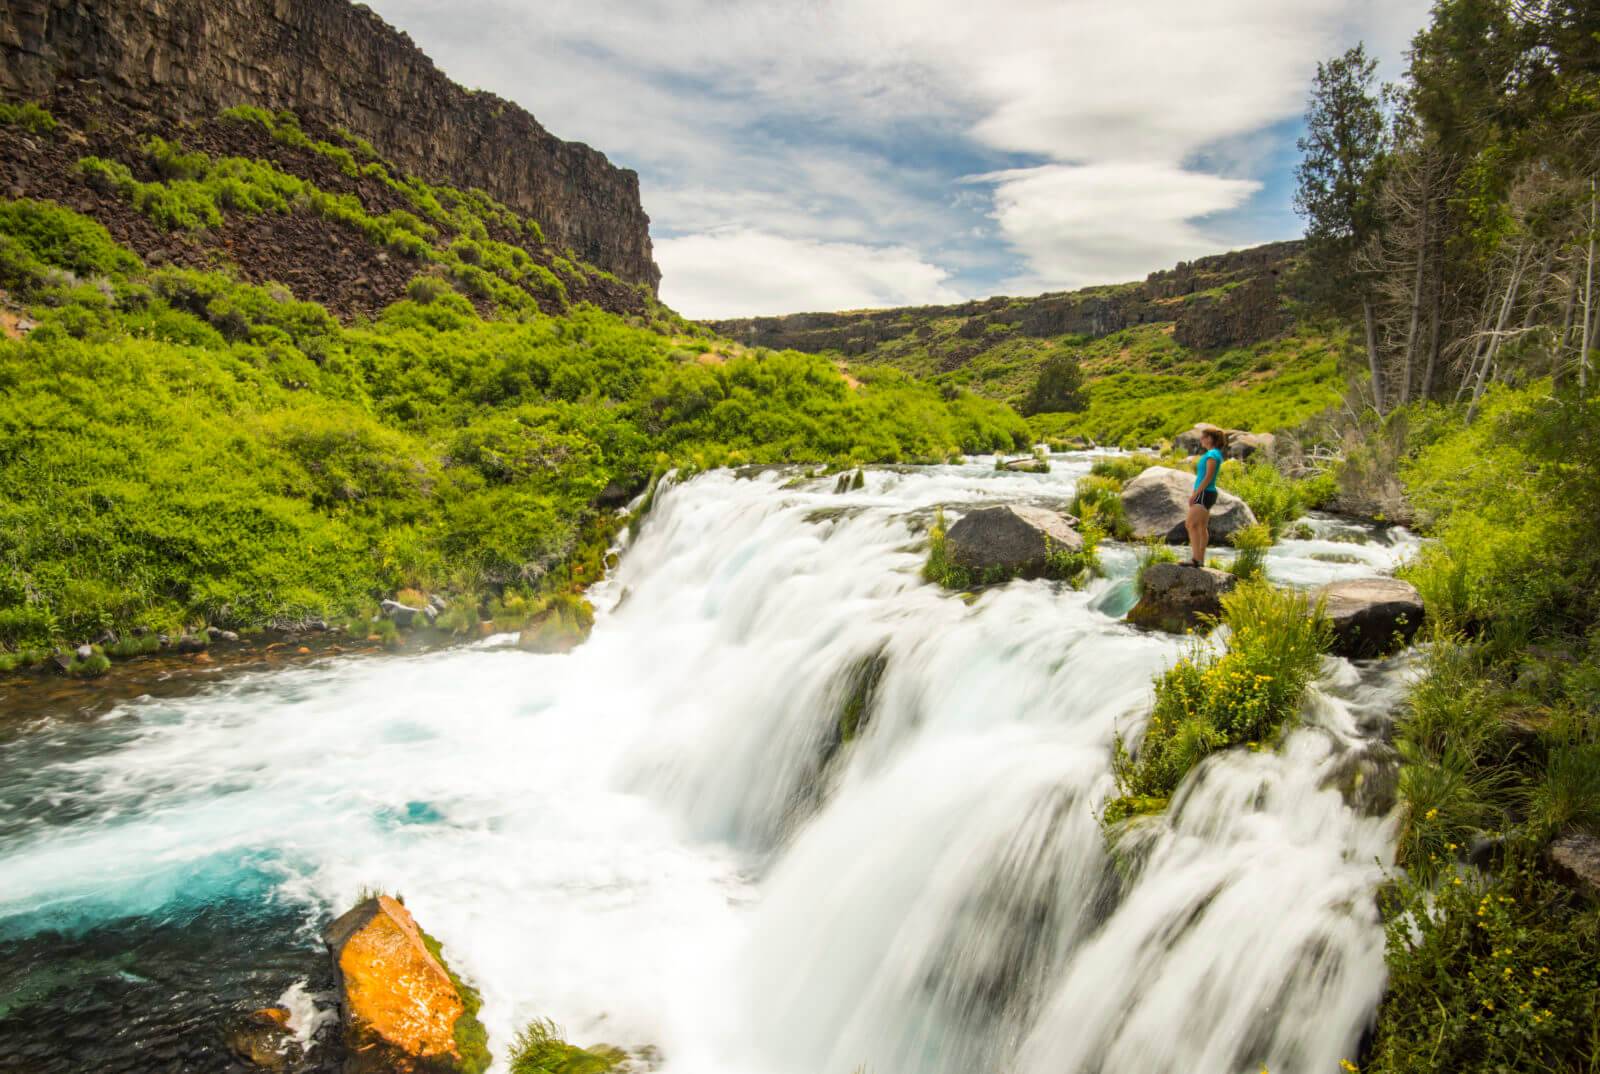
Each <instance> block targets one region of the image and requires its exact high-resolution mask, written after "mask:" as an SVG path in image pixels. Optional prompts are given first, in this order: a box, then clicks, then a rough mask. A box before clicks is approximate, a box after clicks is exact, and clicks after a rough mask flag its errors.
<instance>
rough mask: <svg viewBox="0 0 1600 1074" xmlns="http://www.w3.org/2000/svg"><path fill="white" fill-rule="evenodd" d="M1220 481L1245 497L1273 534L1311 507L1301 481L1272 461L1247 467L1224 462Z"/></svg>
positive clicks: (1241, 464) (1219, 484)
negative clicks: (1286, 475)
mask: <svg viewBox="0 0 1600 1074" xmlns="http://www.w3.org/2000/svg"><path fill="white" fill-rule="evenodd" d="M1217 484H1218V486H1219V487H1220V488H1222V490H1223V491H1225V492H1231V493H1233V494H1234V495H1235V496H1237V497H1239V498H1240V499H1241V500H1243V501H1244V502H1245V504H1246V505H1247V506H1248V507H1249V508H1250V510H1251V511H1253V512H1254V513H1255V516H1256V520H1257V521H1258V522H1260V523H1262V524H1263V525H1265V526H1266V527H1267V528H1268V530H1269V531H1270V533H1271V536H1273V537H1279V536H1281V535H1282V534H1283V531H1284V530H1285V529H1286V528H1287V527H1288V526H1289V524H1290V523H1292V522H1293V521H1294V520H1295V519H1297V518H1299V517H1300V516H1301V515H1303V514H1305V513H1306V511H1307V509H1308V508H1309V506H1310V504H1309V500H1310V497H1309V495H1308V494H1307V492H1306V490H1305V489H1304V488H1303V487H1302V484H1301V483H1300V482H1297V481H1294V480H1293V479H1291V478H1287V477H1285V476H1284V475H1283V474H1282V473H1281V472H1280V471H1279V470H1278V468H1277V467H1276V466H1274V465H1272V463H1270V462H1257V463H1252V464H1250V465H1249V466H1246V465H1244V464H1243V463H1240V462H1238V461H1237V460H1234V459H1229V460H1228V461H1227V462H1225V463H1223V464H1222V472H1221V474H1219V475H1218V477H1217Z"/></svg>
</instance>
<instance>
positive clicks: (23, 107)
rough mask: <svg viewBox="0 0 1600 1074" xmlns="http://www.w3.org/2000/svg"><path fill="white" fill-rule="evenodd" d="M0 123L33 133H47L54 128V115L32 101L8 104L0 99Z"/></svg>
mask: <svg viewBox="0 0 1600 1074" xmlns="http://www.w3.org/2000/svg"><path fill="white" fill-rule="evenodd" d="M0 123H3V124H5V125H6V126H8V127H21V128H22V129H23V130H26V131H31V132H33V133H34V134H49V133H50V132H51V131H53V130H55V129H56V117H55V116H53V115H51V114H50V113H49V111H48V110H46V109H45V108H43V107H42V106H40V105H38V104H36V103H34V102H33V101H23V102H22V103H21V104H9V103H7V102H5V101H0Z"/></svg>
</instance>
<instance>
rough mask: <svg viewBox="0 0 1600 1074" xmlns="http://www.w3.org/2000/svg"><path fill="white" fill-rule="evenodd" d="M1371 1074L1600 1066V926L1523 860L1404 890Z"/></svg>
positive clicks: (1390, 944) (1492, 1073)
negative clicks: (1491, 874)
mask: <svg viewBox="0 0 1600 1074" xmlns="http://www.w3.org/2000/svg"><path fill="white" fill-rule="evenodd" d="M1390 901H1391V906H1390V907H1389V914H1388V924H1387V926H1386V930H1385V931H1386V937H1387V953H1386V960H1387V962H1388V965H1389V987H1388V993H1387V995H1386V997H1385V999H1384V1002H1383V1006H1382V1007H1381V1008H1380V1010H1379V1012H1378V1032H1377V1039H1376V1041H1375V1043H1374V1047H1373V1055H1372V1058H1371V1061H1370V1062H1369V1063H1368V1064H1367V1066H1366V1067H1365V1068H1364V1069H1365V1070H1366V1071H1367V1074H1412V1072H1413V1071H1421V1070H1448V1071H1461V1072H1463V1074H1497V1072H1500V1071H1521V1070H1530V1071H1531V1070H1540V1071H1545V1070H1549V1071H1554V1070H1562V1071H1567V1070H1570V1071H1578V1070H1591V1069H1594V1065H1595V1063H1596V1062H1600V960H1597V959H1595V957H1594V952H1595V950H1596V948H1597V945H1600V915H1597V914H1596V912H1595V911H1594V910H1593V909H1590V908H1586V907H1582V906H1580V905H1578V904H1577V903H1576V902H1575V900H1574V897H1573V895H1572V894H1571V893H1570V892H1568V891H1566V890H1564V889H1563V888H1562V887H1561V886H1560V885H1558V884H1556V883H1554V882H1552V881H1551V880H1549V879H1548V878H1546V877H1544V876H1543V875H1542V874H1541V873H1540V871H1539V868H1538V866H1537V865H1536V864H1535V863H1534V862H1533V861H1531V860H1528V859H1526V858H1516V857H1514V858H1513V859H1512V860H1511V861H1510V862H1508V863H1507V865H1506V867H1505V868H1503V869H1502V870H1501V872H1500V874H1499V876H1498V877H1496V878H1492V879H1486V878H1483V877H1480V876H1478V875H1477V874H1475V873H1473V872H1464V873H1461V874H1457V875H1454V876H1452V877H1451V878H1450V879H1449V880H1448V881H1446V882H1445V883H1443V884H1441V885H1439V886H1438V887H1437V888H1429V887H1427V886H1424V885H1418V884H1414V883H1411V882H1408V881H1405V880H1401V881H1400V882H1399V883H1398V885H1397V887H1396V889H1395V891H1394V892H1393V894H1392V895H1391V898H1390Z"/></svg>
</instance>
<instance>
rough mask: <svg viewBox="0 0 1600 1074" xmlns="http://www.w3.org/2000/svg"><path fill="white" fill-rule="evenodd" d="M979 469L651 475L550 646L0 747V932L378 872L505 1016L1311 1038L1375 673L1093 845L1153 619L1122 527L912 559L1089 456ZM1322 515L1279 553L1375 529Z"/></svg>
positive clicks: (1194, 1052)
mask: <svg viewBox="0 0 1600 1074" xmlns="http://www.w3.org/2000/svg"><path fill="white" fill-rule="evenodd" d="M984 462H985V461H984V460H977V461H975V462H974V463H973V464H971V465H968V466H961V467H937V468H928V469H918V470H906V471H897V470H874V471H869V472H868V474H867V482H866V487H865V488H864V489H862V490H860V491H856V492H851V493H847V494H834V493H833V492H832V487H833V482H832V480H831V479H815V480H811V479H804V478H798V479H797V478H796V477H795V476H794V475H793V474H790V473H776V472H773V473H766V474H761V475H757V476H754V477H750V478H741V477H738V476H736V475H733V474H729V473H713V474H707V475H703V476H701V477H699V478H696V479H694V480H693V481H690V482H686V483H683V484H681V485H676V486H672V487H669V488H667V489H664V490H663V491H662V492H661V493H660V494H659V495H658V497H657V500H656V504H655V507H654V510H653V512H652V514H651V515H650V517H649V519H648V520H647V522H646V524H645V526H644V527H643V529H642V530H641V532H640V534H639V537H638V539H637V540H636V541H635V542H634V544H633V545H632V547H630V548H629V549H628V550H627V553H626V555H625V556H624V557H623V561H622V564H621V566H620V567H619V568H618V570H617V571H616V572H614V574H613V576H612V577H611V578H610V579H608V580H607V581H606V582H605V583H604V584H603V585H602V586H601V587H599V588H598V589H597V590H596V592H595V594H594V597H595V601H596V604H597V606H598V608H599V610H600V614H599V618H598V620H597V624H596V627H595V631H594V634H593V637H592V638H591V639H590V641H589V642H588V643H587V644H585V645H584V646H582V647H580V648H579V649H578V650H576V651H575V652H573V653H571V654H567V655H564V656H550V657H537V656H529V655H527V654H523V653H520V652H516V651H513V650H507V649H504V648H498V647H496V646H494V645H492V644H491V645H485V646H480V647H476V648H473V649H466V650H456V651H451V652H446V653H440V654H434V655H430V656H427V657H422V658H413V659H406V660H397V659H366V660H342V661H334V662H330V663H326V664H322V665H319V666H315V667H309V668H303V669H298V670H294V671H288V672H279V673H276V674H274V675H272V676H270V677H268V676H262V675H256V676H246V677H242V678H239V679H237V680H234V681H232V682H231V683H229V684H228V685H226V686H222V687H218V688H213V689H211V690H208V691H207V692H205V693H202V694H199V695H196V696H193V697H190V698H186V699H181V700H167V701H147V702H143V703H135V704H132V705H127V706H123V707H122V708H120V709H118V710H116V711H115V712H113V713H112V714H111V715H109V716H108V717H106V718H105V719H103V720H101V721H99V722H97V723H96V724H94V725H92V726H89V727H83V726H66V725H63V726H59V727H54V728H51V729H47V730H44V731H40V732H38V733H36V734H31V735H28V736H24V737H21V738H19V739H17V740H15V741H13V742H10V743H7V744H5V745H4V746H0V767H4V769H5V770H6V771H8V772H10V773H14V774H15V775H13V776H12V777H11V778H9V779H8V781H7V782H6V783H5V785H4V786H3V787H0V840H3V841H0V941H6V940H8V939H9V940H10V941H11V942H21V941H23V940H25V939H27V938H29V937H34V938H37V937H38V936H40V935H47V933H45V932H44V931H43V930H48V929H58V930H59V929H65V930H68V931H70V932H75V933H83V932H85V931H87V932H90V933H92V932H93V930H94V929H96V928H98V927H100V926H101V925H102V924H103V923H106V922H112V921H123V920H126V919H127V918H129V917H132V916H148V917H154V918H162V919H171V918H172V917H173V916H174V915H176V914H178V913H179V912H180V908H182V907H184V906H188V905H192V906H196V907H199V906H208V905H214V904H217V903H220V902H225V901H227V900H229V899H239V898H241V897H242V898H243V899H244V900H245V901H249V900H268V901H273V902H275V903H276V904H278V905H282V904H283V902H284V901H285V900H288V901H289V902H290V903H295V904H299V905H303V906H304V907H305V910H304V911H303V914H304V920H305V921H306V923H307V927H308V928H309V927H310V926H311V925H313V924H314V923H315V922H316V921H317V920H318V919H319V918H321V917H322V916H323V915H325V914H326V913H328V912H330V911H333V910H336V909H338V908H342V905H343V904H345V903H347V902H348V901H349V900H350V899H352V898H353V897H354V895H355V894H356V892H357V890H358V889H360V888H361V887H364V886H366V887H380V888H387V889H391V890H399V891H400V892H402V893H403V894H404V895H405V896H406V899H407V903H408V905H410V906H411V907H412V909H413V911H414V912H415V913H416V914H417V916H418V917H419V919H420V920H422V921H423V922H424V923H425V925H426V926H427V927H428V928H429V930H430V931H432V932H434V933H435V934H436V935H437V936H439V937H440V938H441V939H442V940H443V941H444V943H445V947H446V950H447V953H448V955H449V956H450V957H451V959H452V961H453V962H454V963H455V964H456V966H457V967H458V968H459V969H460V970H461V971H462V972H463V973H464V974H466V975H467V976H469V977H471V978H473V979H474V980H476V981H477V982H478V983H479V985H480V986H481V988H482V991H483V993H484V997H485V1008H484V1018H485V1021H486V1024H487V1025H488V1027H489V1029H490V1032H491V1036H492V1038H493V1040H495V1041H497V1042H500V1043H501V1044H502V1045H503V1044H504V1042H506V1041H508V1040H509V1039H510V1037H511V1035H512V1034H513V1032H514V1030H515V1028H516V1027H517V1026H518V1025H520V1024H521V1023H523V1022H525V1021H526V1020H528V1019H529V1018H532V1017H535V1016H553V1017H555V1018H556V1019H557V1020H558V1021H559V1022H561V1023H562V1024H564V1025H565V1027H566V1028H567V1030H568V1032H569V1033H570V1034H571V1035H572V1036H573V1037H575V1038H577V1039H579V1040H596V1039H605V1040H610V1041H614V1042H617V1043H620V1044H623V1045H634V1044H643V1043H651V1044H656V1045H659V1046H660V1048H661V1050H662V1053H663V1054H664V1055H665V1057H666V1063H667V1069H668V1070H669V1071H673V1072H676V1071H682V1072H685V1074H690V1072H693V1074H723V1072H727V1074H734V1072H738V1074H789V1072H794V1074H802V1072H803V1074H821V1072H827V1071H838V1072H842V1074H843V1072H848V1071H851V1070H854V1069H856V1068H857V1067H859V1066H861V1065H866V1066H868V1067H869V1068H871V1069H873V1070H876V1071H886V1072H896V1071H898V1072H926V1074H943V1072H946V1071H950V1072H954V1071H958V1070H959V1071H963V1072H970V1071H972V1070H980V1069H988V1070H998V1069H1016V1070H1019V1071H1035V1070H1037V1071H1041V1072H1042V1071H1045V1070H1050V1071H1097V1072H1107V1074H1110V1072H1127V1074H1136V1072H1137V1074H1151V1072H1161V1071H1174V1072H1177V1071H1183V1072H1185V1074H1188V1072H1191V1071H1196V1070H1216V1071H1247V1072H1248V1074H1255V1072H1256V1071H1257V1070H1259V1069H1260V1068H1261V1066H1263V1065H1265V1066H1267V1067H1268V1068H1269V1069H1271V1070H1272V1071H1274V1072H1275V1074H1281V1072H1286V1071H1287V1072H1293V1071H1308V1072H1309V1071H1322V1070H1326V1069H1329V1067H1330V1065H1331V1064H1334V1063H1336V1062H1337V1060H1338V1059H1339V1058H1340V1057H1341V1056H1345V1055H1351V1054H1352V1052H1353V1049H1354V1048H1355V1046H1356V1042H1357V1039H1358V1037H1359V1035H1360V1033H1361V1031H1362V1027H1363V1024H1364V1020H1365V1018H1366V1016H1367V1014H1368V1013H1369V1012H1370V1010H1371V1008H1372V1005H1373V1004H1374V1003H1375V1002H1376V999H1377V996H1378V991H1379V989H1380V987H1381V983H1382V957H1381V953H1382V952H1381V946H1382V934H1381V929H1380V928H1379V926H1378V923H1377V917H1376V911H1375V908H1374V906H1373V900H1372V893H1373V890H1374V888H1375V886H1376V884H1377V883H1378V882H1379V880H1380V878H1381V875H1382V867H1383V863H1385V862H1386V861H1387V860H1388V854H1389V845H1390V841H1391V837H1392V833H1391V832H1390V830H1389V828H1388V827H1387V824H1386V822H1385V820H1384V819H1382V818H1374V817H1366V816H1363V815H1361V814H1360V813H1358V812H1356V811H1354V810H1352V809H1350V808H1348V807H1347V806H1346V805H1345V804H1344V802H1343V800H1342V799H1341V797H1340V795H1339V793H1338V791H1337V790H1335V789H1331V788H1330V786H1329V783H1330V779H1331V774H1332V773H1333V772H1334V770H1335V768H1336V766H1337V764H1338V760H1339V756H1340V754H1342V753H1343V752H1345V751H1348V750H1350V749H1352V748H1356V747H1359V746H1361V744H1362V742H1363V739H1365V738H1367V737H1370V734H1371V731H1370V728H1371V726H1372V724H1373V723H1374V721H1375V715H1374V714H1381V712H1382V711H1383V709H1384V708H1385V707H1386V706H1387V705H1388V704H1389V703H1390V702H1391V701H1392V699H1393V695H1394V692H1395V691H1396V690H1397V689H1398V683H1399V679H1400V676H1401V674H1402V668H1401V667H1400V666H1399V665H1398V664H1397V665H1396V666H1394V667H1376V668H1369V669H1366V670H1364V671H1363V672H1361V673H1360V674H1357V673H1356V671H1355V670H1354V669H1352V668H1351V667H1350V666H1349V665H1348V664H1345V663H1344V662H1342V661H1334V660H1330V661H1329V662H1328V670H1329V674H1328V675H1327V676H1325V678H1324V680H1323V683H1322V685H1321V687H1319V690H1318V692H1317V694H1316V696H1315V698H1314V702H1313V703H1312V704H1311V705H1310V706H1309V707H1308V713H1307V718H1306V720H1305V721H1304V725H1303V726H1302V727H1300V728H1299V729H1297V730H1296V731H1294V732H1293V733H1292V734H1291V735H1290V736H1288V739H1287V741H1286V742H1285V743H1284V745H1283V747H1282V748H1281V749H1280V750H1278V751H1276V752H1263V753H1230V754H1227V755H1223V756H1218V757H1215V758H1212V759H1211V760H1209V761H1208V762H1207V763H1205V764H1203V765H1202V766H1201V767H1200V768H1199V769H1198V770H1197V771H1196V772H1195V773H1194V775H1193V777H1192V778H1191V779H1190V780H1189V781H1188V782H1187V783H1186V784H1185V785H1184V787H1183V788H1182V789H1181V791H1180V794H1179V795H1178V797H1177V799H1176V800H1175V801H1174V803H1173V805H1172V807H1171V809H1170V810H1169V813H1168V816H1167V817H1166V818H1165V819H1163V820H1161V821H1159V822H1156V823H1153V824H1151V825H1149V826H1148V828H1147V829H1145V830H1144V831H1142V832H1141V833H1140V835H1139V836H1138V837H1137V838H1136V839H1134V840H1132V841H1130V843H1129V844H1128V845H1127V847H1126V848H1125V852H1123V853H1119V854H1118V855H1117V856H1116V857H1115V858H1113V857H1112V856H1111V855H1110V854H1108V851H1107V848H1106V841H1105V839H1104V837H1103V833H1102V832H1101V830H1100V828H1099V825H1098V822H1097V819H1096V815H1095V813H1096V809H1097V807H1098V804H1099V802H1100V801H1101V800H1102V799H1103V797H1104V796H1105V794H1106V792H1107V790H1108V789H1109V787H1110V774H1109V764H1108V759H1109V752H1110V746H1111V743H1112V741H1113V737H1114V735H1115V733H1116V732H1117V731H1118V730H1121V731H1122V732H1123V733H1125V734H1126V733H1134V732H1136V731H1137V729H1138V727H1139V724H1140V723H1141V721H1142V720H1143V718H1144V712H1145V710H1146V709H1147V707H1148V703H1149V692H1150V680H1151V677H1152V676H1153V675H1154V674H1155V673H1157V672H1158V671H1159V670H1160V669H1161V668H1162V667H1163V666H1165V665H1166V664H1167V663H1169V662H1170V661H1171V660H1172V659H1173V658H1174V656H1175V655H1176V654H1177V653H1178V652H1179V651H1180V649H1181V645H1182V642H1181V641H1180V640H1178V639H1173V638H1168V637H1165V636H1155V635H1147V634H1142V633H1138V632H1136V631H1133V630H1131V629H1129V628H1127V627H1125V626H1124V625H1122V624H1121V623H1119V622H1118V621H1116V620H1115V619H1114V618H1111V617H1109V616H1108V615H1107V614H1105V613H1104V611H1102V610H1101V609H1104V608H1111V607H1113V606H1114V605H1115V604H1116V603H1117V594H1119V593H1121V592H1123V591H1125V589H1126V585H1127V582H1126V576H1127V575H1128V574H1130V573H1131V571H1132V565H1133V557H1132V556H1131V555H1128V554H1126V553H1120V554H1119V553H1113V554H1112V555H1111V556H1110V557H1109V561H1110V562H1111V563H1112V564H1113V566H1114V573H1117V574H1120V575H1121V576H1122V577H1113V578H1110V579H1104V580H1100V581H1097V582H1096V583H1094V584H1093V585H1091V586H1090V588H1089V589H1088V590H1087V591H1085V592H1073V591H1071V590H1065V589H1062V588H1060V587H1056V586H1051V585H1048V584H1044V583H1016V584H1013V585H1010V586H1006V587H1002V588H999V589H995V590H991V591H988V592H986V593H984V594H983V595H982V596H981V597H979V598H978V599H977V600H976V601H974V602H971V603H970V604H969V603H968V602H966V601H964V600H962V599H961V598H959V597H955V596H951V595H947V594H943V593H940V592H938V591H936V590H935V589H934V588H933V587H930V586H928V585H926V584H924V583H922V582H921V580H920V578H919V576H918V569H919V567H920V565H921V558H922V548H921V543H922V538H921V536H920V533H921V531H922V529H923V528H925V527H926V525H927V523H928V521H929V520H930V518H931V515H932V512H933V509H934V508H935V507H936V506H938V505H947V506H948V507H949V508H950V510H951V512H952V515H953V514H955V513H959V511H960V510H962V509H963V507H964V506H967V505H971V504H974V503H982V502H993V501H996V500H1006V501H1013V502H1014V501H1028V502H1037V503H1045V504H1051V505H1056V506H1060V505H1062V504H1064V503H1065V501H1066V500H1067V499H1068V497H1069V496H1070V492H1071V488H1072V484H1073V482H1074V481H1075V480H1076V479H1077V477H1079V476H1081V475H1082V474H1083V473H1084V472H1085V471H1086V469H1087V460H1086V459H1084V458H1083V457H1081V456H1074V457H1069V458H1058V459H1057V460H1056V465H1055V469H1054V472H1053V473H1051V474H1049V475H1014V474H1003V473H997V472H995V471H993V470H992V469H990V468H988V467H987V466H985V465H984ZM1401 541H1402V546H1401V550H1402V551H1403V547H1404V543H1405V542H1408V541H1409V538H1406V537H1404V535H1402V537H1401ZM1332 543H1333V542H1327V541H1323V540H1320V539H1319V538H1317V537H1315V536H1314V537H1313V538H1312V539H1311V540H1308V541H1305V542H1295V543H1291V544H1290V545H1288V546H1285V547H1284V548H1280V549H1279V550H1277V551H1275V553H1274V556H1273V557H1272V558H1271V559H1270V560H1269V570H1270V571H1272V572H1273V574H1274V576H1277V577H1280V578H1282V579H1283V580H1285V581H1294V582H1298V583H1301V584H1306V583H1309V582H1315V581H1318V580H1324V579H1327V578H1332V577H1336V576H1345V575H1348V574H1349V573H1351V571H1352V569H1353V568H1356V567H1357V566H1358V565H1359V567H1360V568H1361V569H1365V570H1367V571H1368V572H1369V573H1370V572H1371V571H1372V570H1375V569H1382V568H1383V567H1384V566H1386V565H1388V564H1390V563H1392V561H1393V559H1392V557H1394V556H1396V555H1398V554H1400V552H1397V551H1395V550H1394V549H1393V548H1389V547H1385V548H1384V549H1382V550H1381V551H1379V550H1377V549H1374V548H1369V547H1366V546H1361V547H1362V550H1361V552H1360V553H1359V555H1357V554H1355V553H1352V554H1351V555H1341V556H1337V557H1331V556H1326V555H1325V556H1324V558H1320V559H1319V558H1314V557H1313V555H1312V553H1314V552H1323V553H1326V548H1325V545H1329V544H1332ZM1297 546H1303V547H1300V550H1299V551H1298V552H1297ZM1355 547H1357V546H1352V545H1349V544H1348V543H1341V544H1339V545H1338V548H1341V549H1349V548H1355ZM1302 553H1303V554H1302ZM1362 557H1365V558H1362ZM1353 559H1359V564H1357V563H1353V562H1352V560H1353ZM4 957H5V948H4V947H3V946H0V962H3V959H4ZM221 957H224V958H225V957H230V956H221ZM231 957H234V958H237V959H238V960H240V962H241V964H248V959H249V952H248V951H240V952H235V953H233V955H232V956H231ZM282 988H283V985H281V984H280V985H279V986H278V989H279V990H281V989H282ZM0 991H3V982H0ZM294 995H295V997H296V1003H297V1005H298V1006H299V1007H302V1008H305V1007H307V1003H308V1002H309V1001H307V1000H306V999H305V992H304V989H303V988H302V989H301V990H300V991H299V992H296V993H294ZM270 998H271V997H270V996H268V997H264V998H263V1001H264V1002H265V1001H266V1000H269V999H270ZM314 1017H315V1011H314V1010H311V1009H309V1008H308V1009H305V1010H302V1011H298V1012H297V1018H298V1019H300V1020H301V1024H305V1022H306V1021H307V1020H310V1019H313V1018H314Z"/></svg>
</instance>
